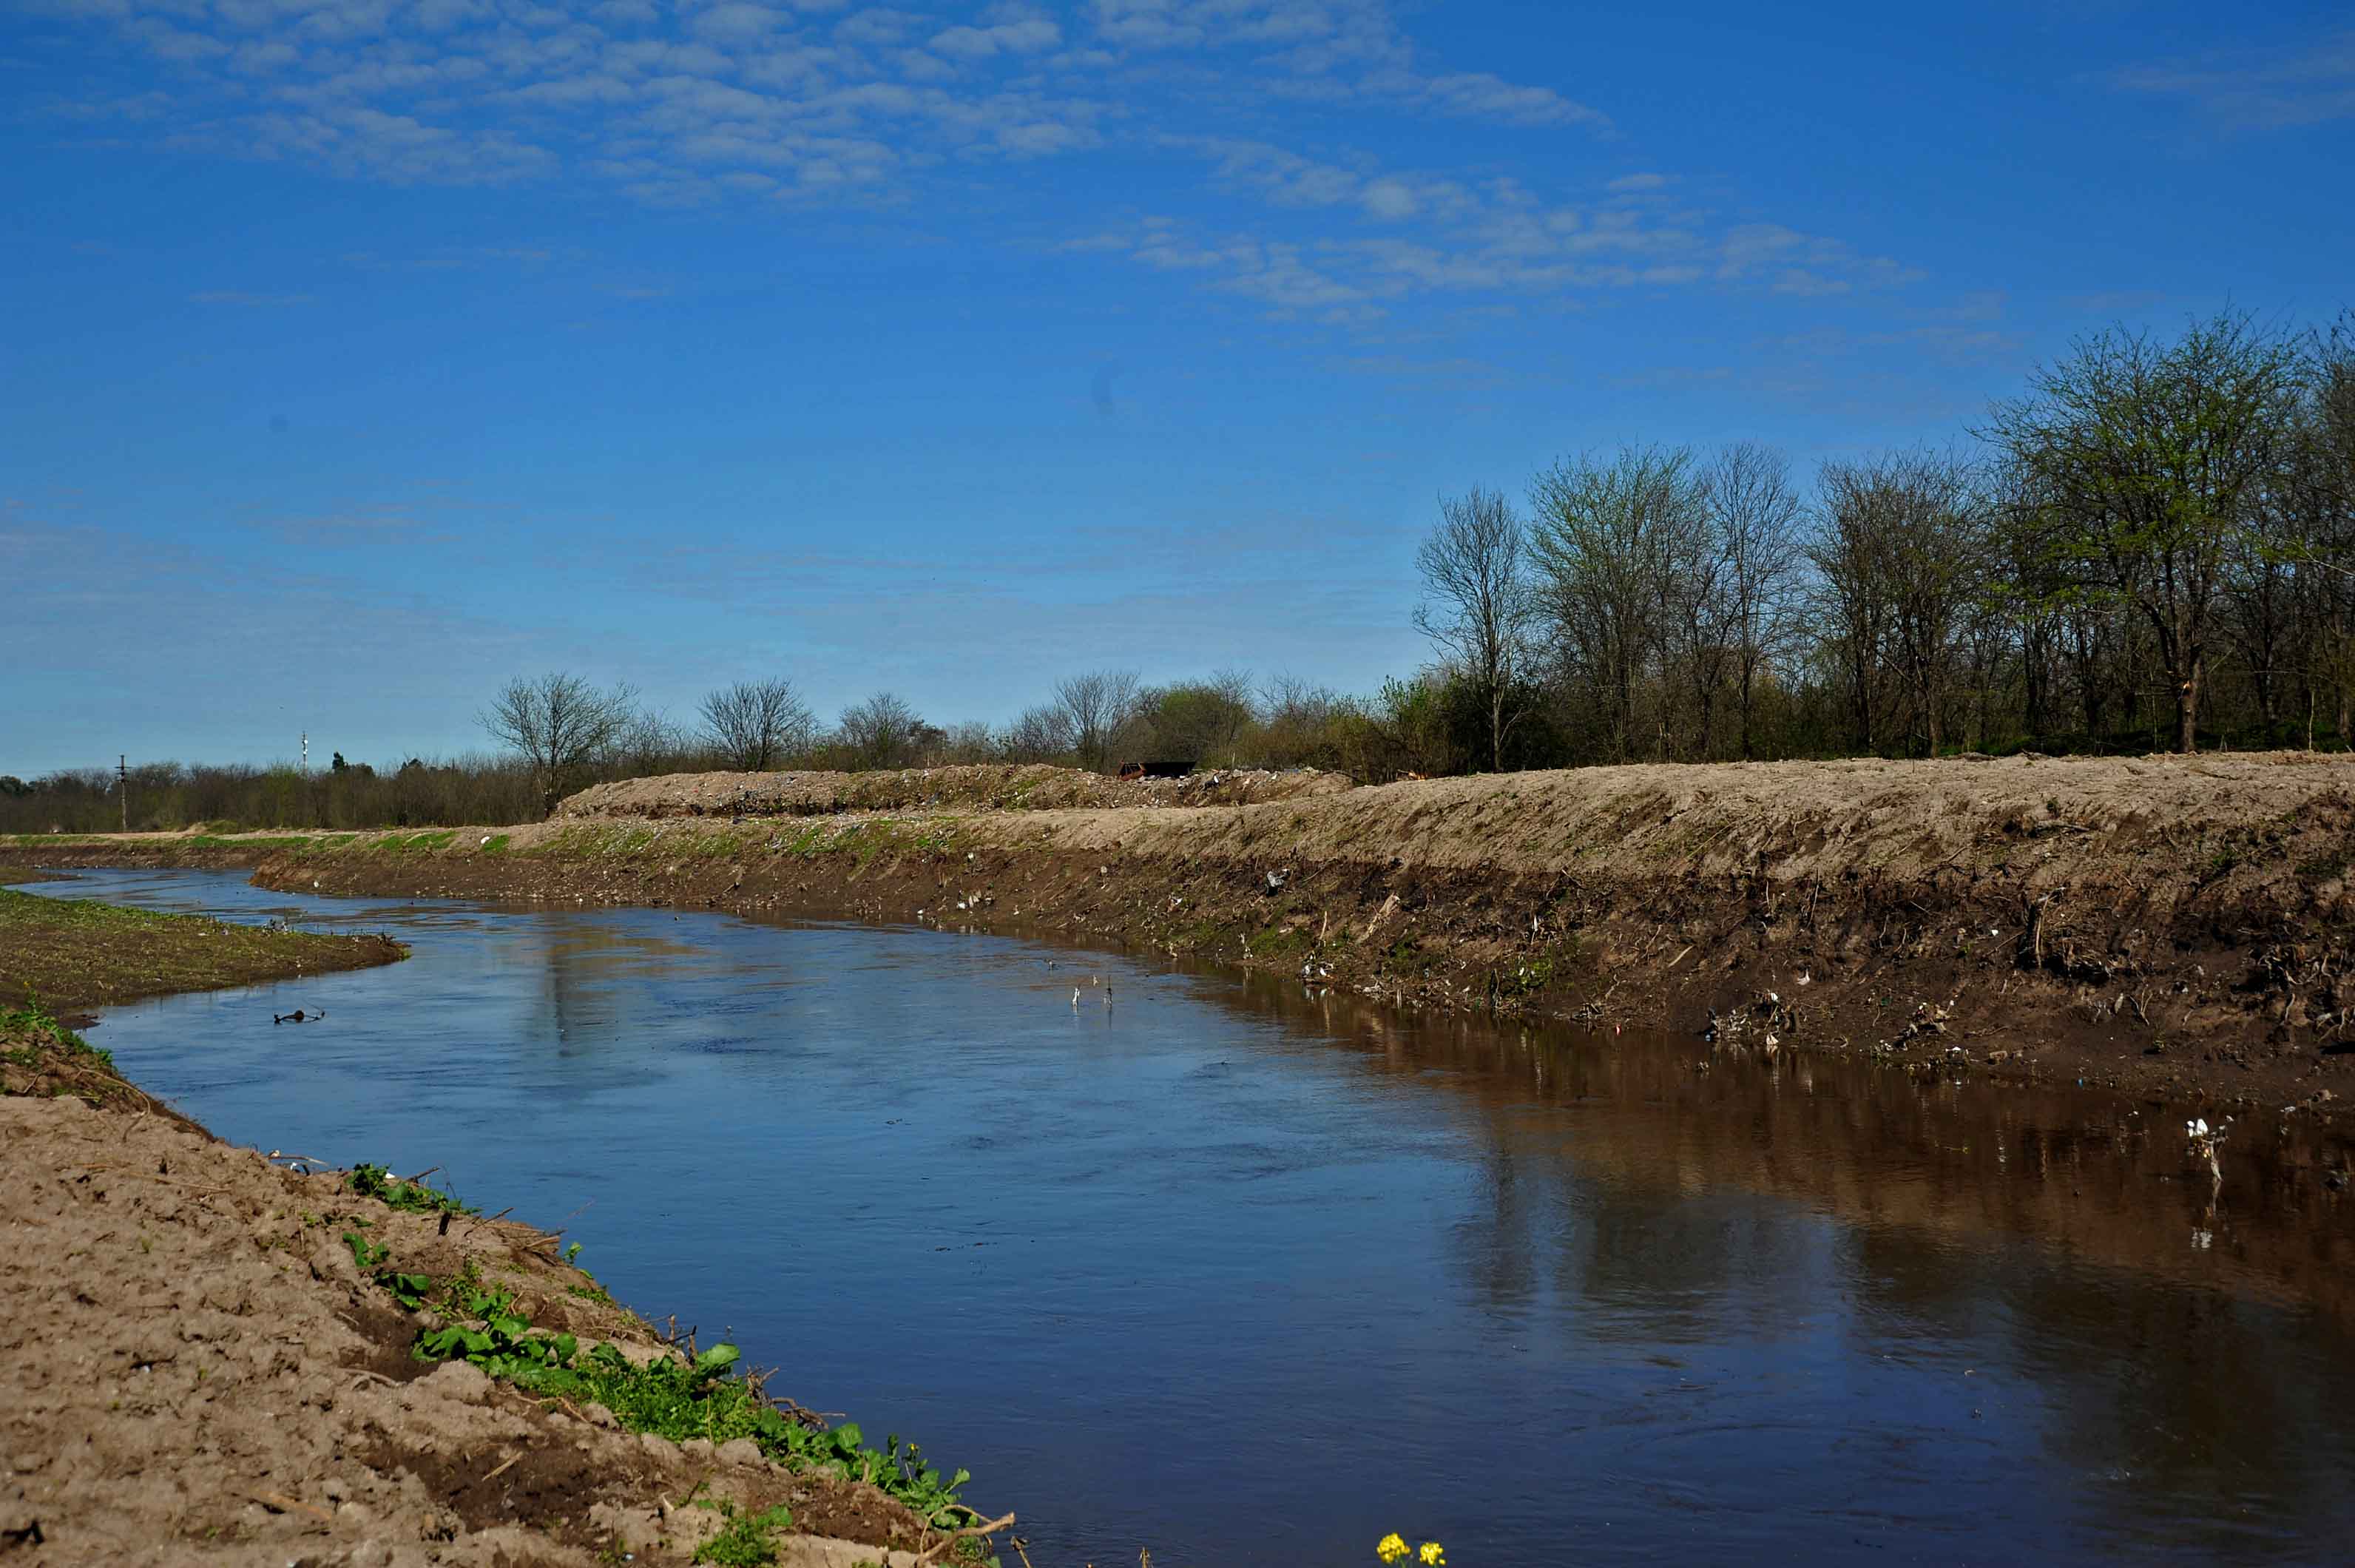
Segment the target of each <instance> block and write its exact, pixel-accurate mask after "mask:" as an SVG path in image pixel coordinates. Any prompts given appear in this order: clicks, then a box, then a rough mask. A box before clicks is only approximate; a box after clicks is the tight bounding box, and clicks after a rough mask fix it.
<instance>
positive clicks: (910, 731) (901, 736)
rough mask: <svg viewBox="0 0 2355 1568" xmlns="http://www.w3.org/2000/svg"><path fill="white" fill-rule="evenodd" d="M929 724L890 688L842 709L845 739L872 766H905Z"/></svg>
mask: <svg viewBox="0 0 2355 1568" xmlns="http://www.w3.org/2000/svg"><path fill="white" fill-rule="evenodd" d="M928 729H929V727H928V726H927V725H926V724H925V723H924V721H923V720H922V719H919V718H918V717H916V710H915V709H912V708H911V707H909V706H908V705H907V704H906V703H905V702H903V701H901V700H900V699H899V698H898V697H896V696H894V695H893V694H892V693H890V692H888V691H879V692H877V693H876V694H875V695H874V696H872V697H870V698H868V699H867V700H866V701H864V702H859V703H854V704H852V705H851V706H850V707H848V708H846V709H843V710H842V741H843V744H844V745H846V746H847V747H849V748H850V750H851V751H852V752H854V753H856V754H857V758H858V763H859V764H860V765H861V766H863V767H869V768H904V767H906V766H908V765H909V763H911V762H912V761H913V759H914V757H915V754H916V749H917V747H918V745H919V744H920V743H922V741H923V739H924V737H925V734H926V732H927V730H928Z"/></svg>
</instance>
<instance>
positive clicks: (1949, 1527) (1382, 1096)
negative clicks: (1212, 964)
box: [48, 873, 2355, 1568]
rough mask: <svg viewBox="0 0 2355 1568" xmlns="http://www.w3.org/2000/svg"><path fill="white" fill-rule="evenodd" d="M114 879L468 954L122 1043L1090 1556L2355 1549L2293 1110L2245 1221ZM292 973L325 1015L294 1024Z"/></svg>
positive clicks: (1229, 1003) (1937, 1159) (1579, 1096)
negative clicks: (281, 1020) (439, 1190)
mask: <svg viewBox="0 0 2355 1568" xmlns="http://www.w3.org/2000/svg"><path fill="white" fill-rule="evenodd" d="M95 883H96V885H95V886H94V887H93V886H91V885H90V884H84V885H82V886H81V887H80V888H75V887H70V886H60V887H57V888H53V889H50V890H48V891H96V892H99V893H101V894H102V895H103V896H110V897H117V898H121V899H123V900H125V901H139V902H144V903H149V904H155V905H161V906H174V905H176V906H178V907H206V908H213V909H218V910H223V911H227V912H241V913H244V914H246V915H249V916H250V917H252V918H261V917H262V916H263V915H265V914H267V913H270V912H296V913H297V914H298V916H299V918H301V919H303V920H304V922H305V923H311V924H326V923H342V924H346V925H350V926H355V927H358V928H363V929H378V928H383V929H390V930H393V931H394V932H395V933H397V934H400V935H401V936H403V937H404V938H405V939H407V940H410V941H411V942H413V943H414V944H416V947H417V956H416V957H415V958H414V959H412V960H411V961H410V963H409V964H407V965H400V966H398V967H396V968H394V969H390V970H384V971H375V972H370V973H367V974H362V975H356V976H333V977H329V978H327V979H324V980H320V981H315V982H309V983H306V984H304V986H302V987H293V988H282V990H281V991H277V992H272V993H270V994H269V995H266V996H260V997H256V996H251V995H246V996H235V995H231V996H222V997H186V998H173V999H169V1000H166V1001H164V1002H159V1003H155V1004H150V1005H146V1006H143V1007H137V1008H125V1009H121V1010H119V1011H118V1012H116V1013H115V1014H112V1015H111V1016H110V1017H109V1019H107V1020H106V1022H105V1024H104V1025H103V1030H104V1032H103V1034H102V1036H101V1039H102V1040H103V1042H104V1043H106V1044H108V1045H110V1046H112V1048H114V1049H115V1050H116V1051H117V1053H118V1055H120V1056H121V1057H122V1059H123V1061H124V1062H125V1064H126V1066H128V1067H129V1068H130V1070H131V1071H133V1072H134V1073H135V1074H136V1075H137V1076H139V1077H140V1078H141V1079H142V1080H143V1081H144V1082H145V1083H148V1084H150V1086H151V1087H154V1088H156V1089H158V1090H159V1091H161V1092H163V1093H166V1094H167V1095H170V1096H172V1097H174V1098H176V1099H177V1100H179V1101H180V1102H181V1103H182V1104H184V1105H186V1107H187V1108H188V1109H190V1110H191V1111H192V1112H194V1113H195V1114H196V1115H198V1116H200V1117H202V1118H203V1119H205V1120H207V1121H208V1122H209V1123H211V1124H212V1125H215V1126H216V1127H217V1128H218V1130H220V1131H222V1132H223V1133H224V1134H226V1135H227V1136H232V1137H239V1138H243V1139H249V1140H260V1141H263V1142H265V1143H272V1144H281V1145H288V1146H294V1145H300V1146H301V1147H312V1148H314V1150H316V1151H317V1152H322V1153H325V1154H329V1155H331V1156H333V1157H341V1158H357V1157H372V1158H373V1157H382V1158H387V1159H389V1160H391V1161H392V1162H393V1163H395V1164H397V1165H400V1167H401V1168H405V1169H414V1168H422V1167H424V1166H427V1165H440V1166H442V1167H444V1168H446V1169H448V1170H449V1171H450V1172H451V1174H452V1176H453V1179H455V1180H456V1181H457V1182H458V1183H459V1185H460V1187H461V1189H462V1190H473V1191H476V1192H481V1193H486V1194H493V1193H495V1194H496V1197H497V1201H498V1203H499V1204H500V1205H502V1206H503V1205H505V1204H506V1203H507V1202H509V1201H516V1202H518V1204H519V1209H518V1211H519V1212H521V1213H523V1214H526V1215H528V1216H530V1217H533V1218H536V1219H538V1220H540V1221H543V1222H548V1223H564V1224H569V1225H570V1226H572V1234H573V1235H574V1236H575V1237H576V1238H578V1239H581V1240H583V1241H585V1242H587V1243H588V1244H589V1246H590V1249H591V1252H590V1261H591V1262H592V1263H594V1264H596V1265H597V1266H598V1268H599V1272H600V1274H601V1275H602V1277H603V1278H604V1279H605V1280H606V1281H607V1282H608V1284H609V1285H613V1287H614V1289H615V1290H616V1292H617V1293H618V1294H620V1295H621V1296H623V1298H624V1299H628V1300H631V1301H633V1302H634V1303H636V1304H638V1305H640V1306H642V1307H647V1308H650V1309H654V1310H656V1311H664V1312H666V1311H670V1310H674V1309H675V1310H677V1311H679V1312H680V1313H681V1315H682V1320H683V1321H687V1322H698V1323H700V1324H702V1325H703V1326H704V1327H705V1328H707V1330H709V1329H710V1328H714V1327H715V1326H719V1325H728V1326H732V1327H733V1328H734V1329H735V1331H736V1332H737V1333H738V1334H739V1335H740V1336H741V1338H742V1339H744V1340H745V1341H746V1342H747V1343H748V1344H749V1345H750V1346H751V1347H752V1348H753V1349H755V1352H756V1353H758V1354H761V1355H762V1356H764V1357H766V1358H767V1359H771V1360H778V1361H782V1362H783V1363H784V1364H785V1366H786V1368H787V1371H786V1374H785V1383H786V1386H789V1387H791V1388H792V1389H793V1390H794V1392H796V1394H798V1395H800V1396H801V1397H804V1398H805V1399H809V1400H812V1401H814V1402H817V1403H824V1404H826V1405H827V1406H829V1407H832V1408H838V1409H847V1410H853V1411H855V1412H857V1413H858V1414H859V1416H860V1418H861V1420H862V1422H863V1423H864V1424H867V1425H868V1426H869V1427H870V1428H871V1429H874V1430H878V1431H888V1430H895V1429H896V1430H900V1431H908V1432H915V1433H919V1434H921V1435H923V1436H924V1438H925V1440H926V1442H927V1445H928V1446H929V1447H930V1448H931V1449H932V1451H933V1452H934V1453H936V1454H938V1455H941V1456H945V1457H952V1458H953V1459H954V1461H955V1462H957V1463H964V1464H969V1465H971V1466H972V1467H973V1468H975V1470H976V1471H978V1472H980V1473H981V1474H982V1476H983V1477H984V1481H983V1487H984V1496H985V1499H986V1500H991V1501H996V1500H999V1499H1005V1500H1007V1501H1009V1502H1011V1503H1013V1504H1014V1505H1016V1506H1018V1507H1020V1508H1022V1509H1023V1510H1024V1514H1025V1520H1026V1528H1028V1532H1029V1534H1030V1537H1031V1539H1032V1541H1034V1542H1035V1543H1036V1544H1035V1545H1034V1548H1033V1553H1032V1555H1033V1557H1034V1558H1035V1559H1036V1560H1038V1561H1039V1563H1041V1565H1042V1568H1044V1565H1045V1564H1047V1563H1066V1562H1069V1563H1077V1562H1082V1561H1085V1560H1088V1559H1091V1558H1092V1560H1094V1561H1096V1562H1099V1563H1106V1562H1111V1561H1115V1560H1133V1559H1134V1555H1135V1547H1136V1546H1137V1545H1138V1544H1149V1545H1151V1546H1152V1548H1153V1550H1154V1556H1155V1560H1156V1562H1157V1563H1164V1564H1176V1563H1271V1564H1273V1563H1283V1564H1298V1563H1359V1562H1361V1561H1363V1560H1364V1559H1365V1557H1366V1555H1367V1552H1368V1549H1369V1543H1370V1541H1372V1540H1373V1539H1374V1538H1375V1537H1376V1536H1378V1535H1380V1533H1382V1532H1383V1531H1387V1530H1390V1529H1393V1528H1398V1529H1408V1530H1412V1531H1421V1532H1424V1533H1428V1534H1433V1535H1436V1536H1438V1537H1440V1538H1441V1539H1443V1540H1445V1541H1448V1542H1449V1545H1450V1560H1451V1561H1453V1562H1461V1563H1553V1562H1572V1561H1575V1562H1582V1563H1585V1562H1594V1561H1614V1560H1619V1561H1657V1560H1659V1559H1661V1558H1662V1557H1664V1556H1667V1555H1668V1554H1671V1553H1673V1554H1674V1555H1675V1556H1677V1557H1678V1559H1680V1560H1698V1561H1714V1560H1717V1559H1720V1558H1722V1557H1727V1556H1732V1555H1734V1554H1735V1553H1737V1552H1750V1553H1753V1554H1756V1555H1760V1556H1763V1557H1765V1558H1768V1559H1774V1560H1780V1559H1785V1558H1788V1557H1791V1556H1795V1555H1797V1554H1800V1553H1805V1554H1806V1555H1807V1556H1808V1557H1810V1558H1819V1559H1825V1560H1828V1561H1833V1562H1838V1561H1846V1560H1849V1559H1851V1558H1853V1559H1857V1560H1864V1559H1868V1558H1869V1559H1871V1560H1875V1561H1886V1560H1888V1558H1889V1557H1890V1556H1891V1553H1892V1552H1893V1553H1898V1554H1902V1555H1906V1556H1911V1557H1915V1558H1920V1559H1924V1560H1930V1561H1941V1562H1944V1561H1961V1560H1966V1559H1968V1560H1988V1559H1992V1560H1999V1561H2052V1560H2066V1559H2069V1558H2073V1557H2080V1558H2087V1559H2099V1560H2103V1561H2114V1560H2118V1559H2134V1560H2145V1561H2200V1560H2232V1561H2247V1560H2252V1559H2261V1558H2273V1559H2276V1560H2281V1561H2289V1562H2299V1561H2313V1560H2318V1558H2321V1557H2323V1556H2326V1555H2328V1550H2327V1549H2328V1543H2329V1542H2330V1541H2336V1540H2339V1539H2342V1538H2343V1536H2344V1532H2345V1531H2347V1530H2348V1529H2349V1528H2350V1525H2355V1505H2351V1504H2350V1500H2349V1497H2348V1488H2345V1486H2344V1484H2343V1477H2344V1475H2345V1474H2346V1472H2347V1465H2348V1462H2349V1460H2350V1457H2355V1451H2350V1435H2349V1432H2348V1429H2347V1424H2346V1423H2345V1422H2344V1421H2343V1420H2342V1419H2340V1418H2339V1415H2338V1413H2339V1412H2343V1411H2344V1410H2346V1409H2348V1408H2350V1400H2355V1340H2350V1319H2355V1297H2350V1293H2349V1287H2348V1282H2347V1278H2346V1275H2347V1272H2348V1270H2347V1265H2348V1264H2349V1262H2350V1251H2349V1248H2350V1242H2349V1235H2348V1229H2349V1228H2348V1223H2347V1213H2346V1211H2345V1209H2344V1207H2343V1201H2344V1200H2342V1198H2341V1196H2340V1195H2339V1193H2337V1192H2335V1191H2332V1190H2331V1189H2328V1187H2326V1186H2325V1185H2324V1184H2323V1182H2322V1181H2321V1180H2320V1179H2319V1173H2320V1171H2322V1170H2323V1169H2326V1168H2334V1167H2336V1166H2337V1165H2339V1164H2343V1162H2344V1160H2345V1158H2346V1155H2347V1150H2346V1149H2345V1148H2344V1147H2341V1146H2339V1145H2338V1144H2335V1143H2331V1142H2328V1141H2327V1140H2321V1139H2318V1138H2317V1137H2315V1136H2313V1135H2312V1134H2310V1133H2309V1132H2307V1131H2306V1130H2304V1129H2300V1128H2296V1127H2293V1128H2292V1129H2291V1130H2290V1132H2289V1134H2288V1135H2287V1136H2281V1135H2279V1134H2277V1133H2276V1132H2275V1129H2274V1128H2272V1127H2271V1126H2266V1127H2264V1128H2263V1129H2261V1130H2260V1129H2252V1128H2244V1129H2241V1130H2240V1131H2239V1132H2238V1133H2236V1136H2235V1139H2234V1141H2233V1143H2232V1146H2231V1149H2230V1154H2229V1156H2228V1159H2227V1165H2226V1179H2225V1181H2224V1183H2223V1185H2222V1189H2220V1190H2219V1189H2211V1185H2210V1183H2209V1182H2208V1180H2207V1179H2206V1178H2205V1176H2204V1175H2201V1176H2200V1177H2198V1179H2186V1178H2187V1174H2188V1173H2187V1171H2186V1169H2185V1167H2184V1165H2183V1161H2182V1159H2181V1155H2180V1139H2179V1126H2180V1122H2179V1119H2178V1118H2177V1117H2176V1115H2175V1114H2174V1113H2172V1112H2169V1111H2168V1110H2167V1109H2166V1108H2164V1107H2143V1106H2137V1105H2133V1104H2124V1103H2110V1102H2105V1101H2101V1100H2097V1099H2090V1098H2087V1097H2083V1096H2077V1095H2060V1094H2053V1093H2040V1092H2037V1091H2033V1090H2017V1089H2011V1090H2002V1089H1994V1088H1990V1087H1987V1086H1985V1085H1979V1084H1966V1085H1961V1086H1956V1085H1954V1084H1951V1083H1919V1082H1915V1081H1913V1080H1909V1079H1907V1078H1905V1077H1903V1076H1902V1075H1901V1074H1896V1073H1891V1072H1882V1071H1875V1070H1872V1069H1870V1068H1866V1067H1861V1066H1858V1065H1854V1064H1848V1063H1840V1062H1833V1061H1811V1060H1808V1059H1806V1058H1794V1057H1792V1056H1789V1055H1787V1054H1786V1055H1784V1056H1781V1057H1778V1058H1776V1059H1774V1060H1772V1061H1767V1060H1764V1059H1761V1058H1758V1057H1754V1056H1752V1057H1733V1056H1722V1055H1721V1056H1718V1057H1714V1058H1709V1061H1710V1066H1709V1068H1708V1070H1707V1071H1705V1072H1704V1071H1699V1070H1697V1069H1698V1065H1699V1063H1700V1061H1702V1060H1703V1059H1704V1058H1705V1057H1707V1056H1708V1053H1707V1052H1706V1051H1705V1049H1704V1048H1702V1047H1701V1046H1700V1045H1699V1044H1698V1043H1697V1042H1693V1041H1689V1040H1671V1039H1644V1038H1637V1037H1636V1036H1632V1035H1631V1036H1625V1037H1618V1038H1613V1039H1595V1038H1593V1037H1590V1036H1585V1035H1582V1034H1575V1033H1572V1034H1547V1033H1541V1032H1538V1031H1529V1030H1521V1029H1501V1030H1499V1029H1487V1028H1483V1027H1480V1026H1478V1025H1477V1024H1476V1023H1475V1022H1472V1021H1470V1020H1462V1019H1400V1018H1398V1017H1396V1016H1395V1015H1392V1014H1390V1013H1387V1012H1384V1011H1381V1010H1378V1009H1370V1008H1359V1007H1357V1006H1355V1005H1353V1004H1351V1003H1350V1002H1348V1000H1346V999H1344V998H1338V997H1331V996H1316V997H1311V996H1306V995H1304V994H1303V993H1302V992H1301V991H1300V990H1299V989H1298V987H1293V986H1284V985H1279V984H1275V983H1273V982H1270V981H1267V980H1265V979H1263V978H1258V977H1252V978H1241V979H1239V978H1238V977H1236V976H1232V975H1230V974H1225V973H1220V972H1211V971H1192V970H1188V969H1185V968H1182V967H1178V968H1173V967H1171V966H1168V965H1142V964H1134V963H1129V962H1126V961H1124V960H1117V959H1112V958H1106V957H1103V956H1099V955H1072V954H1071V953H1069V952H1062V951H1057V950H1053V949H1050V948H1046V947H1043V946H1039V945H1037V944H1029V943H1025V942H1020V941H1014V940H1008V939H1004V938H985V937H958V936H954V935H948V934H943V933H932V932H922V931H905V930H884V931H878V930H868V929H860V928H856V927H845V926H812V925H790V924H783V923H772V924H763V923H751V922H745V921H739V920H730V919H726V918H722V917H719V916H711V915H679V914H673V913H672V912H666V911H645V910H638V911H628V910H622V911H588V912H581V911H541V910H511V909H509V910H503V909H474V908H466V907H463V906H456V905H449V904H404V903H392V904H378V905H369V904H354V903H326V902H322V901H312V900H293V899H289V898H287V897H286V896H285V895H282V894H272V893H264V892H261V891H256V890H252V889H249V888H245V887H244V886H242V884H240V883H238V882H236V881H235V880H232V879H229V878H226V877H221V876H206V875H201V874H185V873H183V874H169V875H157V874H153V873H109V874H106V875H105V876H102V877H100V878H98V879H95ZM1050 964H1053V965H1056V966H1055V967H1052V968H1050V967H1049V965H1050ZM1099 974H1100V975H1102V976H1103V977H1104V978H1105V979H1107V980H1109V981H1111V982H1113V985H1114V988H1115V989H1116V991H1117V998H1118V999H1117V1003H1116V1005H1110V1006H1108V1005H1105V1003H1104V1002H1103V1000H1102V998H1101V995H1100V987H1094V986H1091V985H1089V984H1088V983H1087V982H1088V979H1089V977H1090V976H1091V975H1099ZM1075 976H1076V977H1077V978H1078V980H1079V982H1080V984H1081V986H1082V1006H1081V1007H1079V1008H1073V1007H1072V1006H1071V1003H1070V1000H1069V997H1070V991H1071V983H1072V981H1073V979H1074V978H1075ZM287 990H299V991H300V992H301V993H302V994H303V995H304V996H306V997H313V998H314V999H315V1000H317V1001H321V1002H325V1004H326V1005H328V1006H329V1008H330V1009H331V1013H330V1019H329V1021H328V1024H327V1025H325V1026H323V1027H322V1028H320V1029H316V1030H311V1029H308V1028H307V1026H306V1029H305V1032H304V1033H303V1034H301V1035H299V1036H291V1035H290V1034H289V1032H288V1031H286V1030H283V1029H280V1030H276V1031H272V1029H269V1028H268V1027H267V1025H266V1024H265V1025H264V1026H263V1027H262V1028H261V1029H260V1030H259V1031H257V1030H256V1029H253V1027H252V1020H253V1019H255V1018H257V1017H262V1018H266V1015H267V1012H268V1010H269V1008H270V1006H271V1004H272V1000H273V998H274V997H277V996H279V995H281V994H282V993H283V992H285V991H287ZM306 1140H308V1141H306ZM2201 1233H2204V1234H2205V1235H2206V1236H2207V1237H2208V1238H2209V1242H2208V1244H2207V1245H2205V1246H2200V1245H2197V1244H2195V1237H2196V1236H2197V1235H2199V1234H2201Z"/></svg>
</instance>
